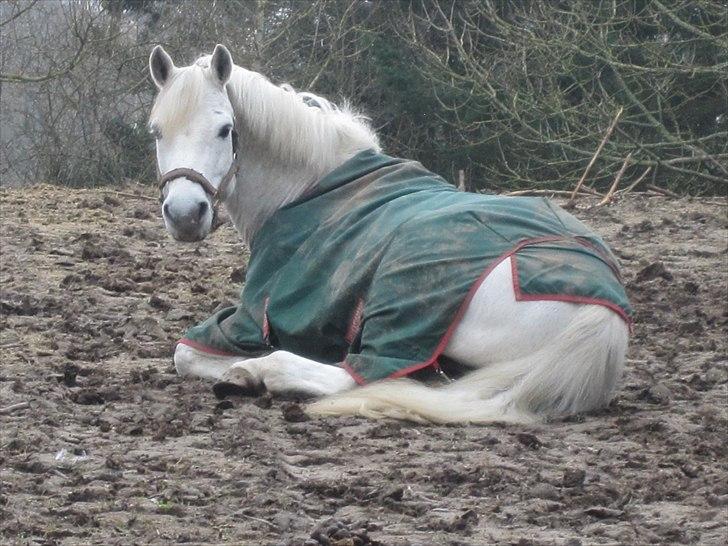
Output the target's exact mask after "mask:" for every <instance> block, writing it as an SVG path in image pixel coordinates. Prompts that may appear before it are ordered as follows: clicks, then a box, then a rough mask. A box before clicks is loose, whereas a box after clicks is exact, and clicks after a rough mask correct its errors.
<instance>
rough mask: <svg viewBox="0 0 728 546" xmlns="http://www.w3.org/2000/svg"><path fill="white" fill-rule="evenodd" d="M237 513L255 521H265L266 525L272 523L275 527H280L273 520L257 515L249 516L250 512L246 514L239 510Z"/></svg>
mask: <svg viewBox="0 0 728 546" xmlns="http://www.w3.org/2000/svg"><path fill="white" fill-rule="evenodd" d="M237 515H239V516H243V517H244V518H248V519H252V520H253V521H259V522H260V523H265V524H266V525H270V526H271V527H272V528H273V529H278V526H277V525H276V524H275V523H273V522H272V521H268V520H267V519H263V518H256V517H255V516H249V515H248V514H244V513H242V512H238V513H237Z"/></svg>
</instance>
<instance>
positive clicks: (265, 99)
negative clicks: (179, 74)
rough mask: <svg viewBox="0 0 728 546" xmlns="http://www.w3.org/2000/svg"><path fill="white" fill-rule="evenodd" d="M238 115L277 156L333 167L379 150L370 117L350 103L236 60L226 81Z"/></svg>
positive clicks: (324, 168)
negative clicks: (298, 88)
mask: <svg viewBox="0 0 728 546" xmlns="http://www.w3.org/2000/svg"><path fill="white" fill-rule="evenodd" d="M227 91H228V96H229V97H230V101H231V103H232V105H233V108H234V110H235V115H236V121H237V119H238V118H239V119H240V120H241V122H242V124H241V125H242V127H243V128H244V129H245V130H246V131H247V132H248V133H249V134H250V135H251V136H252V137H253V138H256V139H258V140H259V141H260V142H261V143H263V144H264V146H265V148H266V149H267V150H268V151H269V152H270V153H271V154H272V155H273V156H274V157H276V158H279V159H281V160H283V161H285V162H287V163H291V164H294V165H301V164H304V165H309V166H311V167H313V168H314V169H315V170H317V171H320V172H322V173H325V172H328V171H329V170H331V169H333V168H334V167H336V166H338V165H339V164H340V163H341V162H343V161H344V160H345V159H348V158H349V157H351V156H353V155H355V154H356V153H358V152H360V151H362V150H366V149H375V150H377V151H379V150H380V146H379V139H378V137H377V135H376V133H374V131H373V130H372V129H371V128H370V127H369V125H368V121H369V119H368V118H367V117H366V116H364V115H362V114H361V113H359V112H356V111H355V110H354V109H352V107H351V106H350V104H349V103H347V102H345V103H343V104H342V105H341V106H336V105H335V104H333V103H332V102H330V101H328V100H327V99H325V98H323V97H320V96H318V95H315V94H313V93H310V92H297V91H296V90H295V89H294V88H293V87H292V86H291V85H289V84H283V85H280V86H276V85H274V84H272V83H271V82H270V81H269V80H268V79H267V78H266V77H265V76H263V75H262V74H259V73H257V72H252V71H250V70H246V69H244V68H241V67H238V66H235V67H234V68H233V72H232V76H231V78H230V81H229V82H228V85H227Z"/></svg>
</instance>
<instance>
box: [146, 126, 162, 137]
mask: <svg viewBox="0 0 728 546" xmlns="http://www.w3.org/2000/svg"><path fill="white" fill-rule="evenodd" d="M149 134H150V135H152V136H153V137H154V138H155V139H157V140H161V139H162V131H160V130H159V129H157V128H156V127H151V128H150V129H149Z"/></svg>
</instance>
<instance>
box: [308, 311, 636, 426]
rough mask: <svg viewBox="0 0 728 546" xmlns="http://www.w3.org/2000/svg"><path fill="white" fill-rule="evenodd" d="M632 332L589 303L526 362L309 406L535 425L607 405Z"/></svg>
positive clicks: (378, 386) (318, 411) (396, 383)
mask: <svg viewBox="0 0 728 546" xmlns="http://www.w3.org/2000/svg"><path fill="white" fill-rule="evenodd" d="M628 338H629V332H628V329H627V326H626V324H625V322H624V321H623V320H622V318H621V317H619V316H618V315H617V314H616V313H614V312H613V311H611V310H609V309H607V308H606V307H603V306H599V305H584V306H582V307H581V308H580V309H579V311H578V312H577V314H576V316H575V318H574V319H573V320H572V322H571V323H570V324H569V325H568V326H567V327H566V328H565V329H564V331H563V333H562V334H561V335H560V336H559V337H558V338H556V339H554V340H553V342H552V343H551V344H550V345H549V346H548V347H546V348H544V349H542V350H540V351H538V352H536V353H534V354H532V355H530V356H528V357H524V358H519V359H516V360H511V361H506V362H498V363H495V364H491V365H488V366H487V367H484V368H481V369H478V370H476V371H474V372H471V373H470V374H468V375H466V376H465V377H463V378H462V379H459V380H458V381H455V382H453V383H451V384H450V385H447V386H444V387H439V388H435V387H429V386H426V385H424V384H422V383H418V382H415V381H413V380H411V379H407V378H402V379H394V380H390V381H382V382H378V383H373V384H371V385H368V386H365V387H362V388H359V389H354V390H352V391H347V392H345V393H341V394H337V395H334V396H330V397H327V398H324V399H322V400H319V401H317V402H314V403H313V404H311V405H309V406H307V408H306V412H307V413H308V414H310V415H316V416H324V415H362V416H365V417H370V418H385V417H389V418H395V419H404V420H409V421H416V422H432V423H489V422H493V421H501V422H510V423H534V422H539V421H543V420H545V419H548V418H555V417H563V416H566V415H571V414H574V413H579V412H584V411H589V410H593V409H596V408H600V407H604V406H606V405H607V404H608V403H609V401H610V400H611V398H612V396H613V394H614V392H615V390H616V387H617V384H618V382H619V379H620V377H621V374H622V368H623V365H624V359H625V355H626V352H627V342H628Z"/></svg>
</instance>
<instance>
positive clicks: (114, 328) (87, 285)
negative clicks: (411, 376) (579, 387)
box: [0, 186, 728, 546]
mask: <svg viewBox="0 0 728 546" xmlns="http://www.w3.org/2000/svg"><path fill="white" fill-rule="evenodd" d="M125 191H127V192H138V191H140V190H139V189H135V187H131V188H125ZM1 196H2V210H1V212H2V223H1V226H2V230H1V232H0V236H1V237H2V265H1V273H2V275H1V278H0V282H2V294H1V297H0V305H1V306H2V316H1V317H0V330H1V333H0V347H1V348H2V359H1V361H0V362H1V364H0V484H1V492H0V520H1V522H0V542H2V543H3V544H104V545H109V544H124V545H126V544H170V543H196V544H221V543H230V544H308V545H315V544H324V545H325V544H329V545H334V546H353V545H367V544H386V545H392V544H395V545H404V544H437V545H440V544H474V545H475V544H495V543H498V544H514V545H531V544H533V545H536V544H538V545H541V544H544V545H546V544H554V545H571V546H575V545H578V544H582V545H587V544H701V545H704V544H725V539H726V531H727V525H726V521H727V520H728V517H727V516H728V514H727V513H726V511H727V509H728V479H726V478H727V476H728V471H727V469H726V464H725V463H726V437H727V436H726V425H727V423H728V418H727V417H726V384H727V381H728V367H727V366H728V363H727V359H726V340H725V333H726V332H725V330H726V324H727V323H728V312H727V311H726V258H727V257H728V254H727V252H728V249H727V248H726V245H727V244H728V238H727V227H728V222H727V220H726V208H725V203H724V202H723V203H722V202H721V201H720V200H716V199H713V200H700V199H694V200H691V199H681V200H668V199H666V198H664V197H646V196H643V195H633V196H630V197H629V198H628V199H626V200H624V201H623V202H620V203H618V204H616V205H614V206H610V207H607V208H601V209H594V210H591V211H585V210H581V211H577V214H578V216H580V217H581V218H582V219H584V220H586V221H587V222H588V223H589V224H591V225H592V226H593V227H595V228H596V229H597V230H598V231H599V232H601V233H602V234H604V235H605V237H606V239H607V240H608V241H609V242H610V243H611V244H612V245H613V247H614V249H615V251H616V252H617V253H618V255H619V257H620V258H621V260H622V262H623V265H624V271H625V278H626V281H627V286H628V289H629V292H630V295H631V297H632V300H633V303H634V305H635V307H636V309H637V324H636V328H635V333H634V338H633V342H632V347H631V351H630V359H629V362H628V369H627V373H626V377H625V379H624V382H623V386H622V388H621V390H620V392H619V396H618V397H617V399H616V400H615V401H614V403H613V404H612V405H611V407H609V408H608V409H607V410H605V411H603V412H599V413H597V414H592V415H586V416H579V417H576V418H573V419H570V420H568V421H566V422H559V423H552V424H548V425H543V426H537V427H516V426H507V427H506V426H485V427H467V426H462V427H461V426H453V427H447V426H422V425H414V424H408V423H400V422H370V421H366V420H363V419H355V418H341V419H326V420H304V418H305V416H303V415H302V414H301V412H300V411H298V408H297V407H296V405H295V402H291V401H276V400H273V401H272V402H271V400H270V399H269V398H267V397H265V396H264V397H261V398H258V399H257V400H256V399H235V400H232V401H231V400H228V401H223V402H220V401H219V400H216V399H215V397H214V396H213V394H212V392H211V389H210V385H209V384H207V383H204V382H202V381H197V380H190V379H185V380H182V379H180V378H178V377H176V375H175V374H174V369H173V367H172V363H171V355H172V350H173V347H174V343H175V340H176V339H177V338H178V337H179V336H180V334H181V333H182V332H183V331H184V330H185V328H186V327H187V326H189V325H191V324H193V323H195V322H196V321H198V320H200V319H203V318H205V317H206V316H208V315H209V314H210V313H211V312H212V311H213V310H214V309H216V308H217V307H218V306H219V305H222V304H224V303H226V302H229V301H234V300H235V299H236V297H237V292H238V291H239V289H240V286H241V279H242V277H243V274H244V270H243V269H241V268H242V267H243V266H244V263H245V251H244V249H243V247H242V245H241V244H240V243H239V242H238V240H237V237H236V235H235V233H234V232H233V230H232V229H231V228H230V227H227V226H226V227H223V228H222V229H221V230H219V231H218V232H217V233H215V234H214V235H213V236H211V237H210V238H209V240H207V241H205V242H203V243H201V244H199V245H197V244H195V245H189V244H188V245H183V244H178V243H175V242H173V241H171V240H170V239H169V238H168V236H167V235H166V233H165V232H164V230H163V228H162V226H161V223H160V220H159V218H158V213H157V207H158V205H157V204H156V203H155V202H154V201H153V200H144V199H136V198H129V197H126V196H123V195H119V194H114V193H110V192H101V191H98V190H96V191H94V190H86V191H71V190H67V189H58V188H51V187H44V186H41V187H35V188H32V189H26V190H22V191H4V192H2V194H1ZM18 403H27V407H25V408H24V407H22V406H21V407H16V408H12V407H11V406H14V405H15V404H18Z"/></svg>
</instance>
